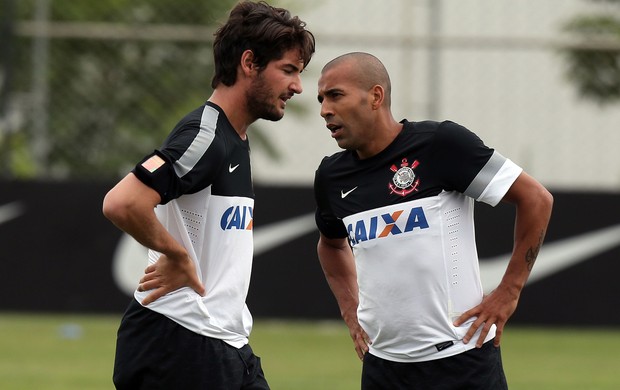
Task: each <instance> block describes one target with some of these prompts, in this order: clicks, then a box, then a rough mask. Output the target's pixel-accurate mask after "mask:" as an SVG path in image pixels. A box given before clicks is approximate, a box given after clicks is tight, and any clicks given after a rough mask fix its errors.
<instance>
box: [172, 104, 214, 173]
mask: <svg viewBox="0 0 620 390" xmlns="http://www.w3.org/2000/svg"><path fill="white" fill-rule="evenodd" d="M218 115H219V112H218V111H217V110H216V109H215V108H213V107H210V106H205V109H204V111H203V112H202V118H201V119H200V131H199V132H198V134H196V138H194V140H193V141H192V143H191V145H189V147H188V148H187V150H186V151H185V153H183V155H182V156H181V158H179V159H178V160H177V161H176V162H175V163H174V171H175V172H176V174H177V176H179V177H183V176H185V175H186V174H187V173H188V172H190V171H191V170H192V169H193V168H194V166H195V165H196V164H197V163H198V161H199V160H200V159H201V158H202V156H203V155H204V154H205V152H206V151H207V149H208V148H209V146H210V145H211V142H213V138H215V126H216V124H217V117H218Z"/></svg>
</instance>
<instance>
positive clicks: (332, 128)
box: [327, 123, 342, 134]
mask: <svg viewBox="0 0 620 390" xmlns="http://www.w3.org/2000/svg"><path fill="white" fill-rule="evenodd" d="M327 128H328V129H329V131H331V132H332V134H334V133H336V132H337V131H338V130H340V129H342V126H340V125H336V124H333V123H328V124H327Z"/></svg>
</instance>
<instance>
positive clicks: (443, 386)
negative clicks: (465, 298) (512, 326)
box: [362, 340, 508, 390]
mask: <svg viewBox="0 0 620 390" xmlns="http://www.w3.org/2000/svg"><path fill="white" fill-rule="evenodd" d="M380 389H381V390H383V389H384V390H399V389H407V390H416V389H421V390H422V389H423V390H428V389H433V390H457V389H462V390H472V389H475V390H506V389H508V385H507V384H506V376H505V375H504V368H503V366H502V357H501V352H500V349H499V348H496V347H495V346H494V345H493V341H492V340H491V341H488V342H486V343H485V344H484V345H483V346H482V348H474V349H471V350H469V351H467V352H463V353H461V354H458V355H454V356H450V357H447V358H444V359H437V360H430V361H426V362H418V363H399V362H392V361H389V360H385V359H381V358H378V357H376V356H373V355H371V354H369V353H367V354H366V356H364V364H363V368H362V390H380Z"/></svg>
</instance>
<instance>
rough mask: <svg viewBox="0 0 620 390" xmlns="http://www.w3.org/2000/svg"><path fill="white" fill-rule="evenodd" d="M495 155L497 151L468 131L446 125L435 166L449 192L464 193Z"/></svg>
mask: <svg viewBox="0 0 620 390" xmlns="http://www.w3.org/2000/svg"><path fill="white" fill-rule="evenodd" d="M492 155H493V149H491V148H489V147H487V146H486V145H485V144H484V143H483V142H482V140H481V139H480V138H479V137H478V136H477V135H476V134H474V133H473V132H471V131H470V130H468V129H467V128H465V127H463V126H461V125H459V124H456V123H454V122H450V121H445V122H442V123H441V124H440V126H439V128H438V129H437V137H436V139H435V143H434V145H433V156H434V159H435V166H436V167H438V171H439V174H440V177H441V182H442V185H443V187H444V188H445V189H446V190H449V191H452V190H455V191H458V192H464V191H465V190H466V189H467V187H468V186H469V184H470V183H471V182H472V181H473V180H474V178H475V177H476V175H477V174H478V172H480V170H481V169H482V168H483V167H484V165H485V164H486V163H487V161H489V159H490V158H491V156H492Z"/></svg>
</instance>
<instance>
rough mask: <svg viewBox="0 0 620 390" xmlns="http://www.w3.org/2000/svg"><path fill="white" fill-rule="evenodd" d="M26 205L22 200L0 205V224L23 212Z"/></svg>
mask: <svg viewBox="0 0 620 390" xmlns="http://www.w3.org/2000/svg"><path fill="white" fill-rule="evenodd" d="M25 209H26V207H25V206H24V204H23V203H22V202H12V203H7V204H3V205H2V206H0V224H3V223H5V222H8V221H10V220H12V219H15V218H18V217H19V216H21V215H22V214H24V210H25Z"/></svg>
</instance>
